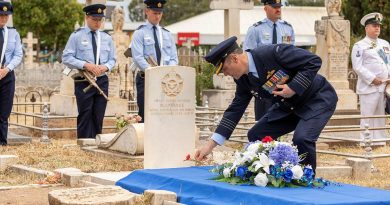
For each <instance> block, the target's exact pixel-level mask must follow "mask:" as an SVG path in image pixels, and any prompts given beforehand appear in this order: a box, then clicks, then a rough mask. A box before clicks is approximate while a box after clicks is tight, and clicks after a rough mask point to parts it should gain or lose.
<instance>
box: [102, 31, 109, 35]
mask: <svg viewBox="0 0 390 205" xmlns="http://www.w3.org/2000/svg"><path fill="white" fill-rule="evenodd" d="M102 32H103V33H105V34H107V35H109V36H111V34H110V33H108V31H107V30H104V31H102Z"/></svg>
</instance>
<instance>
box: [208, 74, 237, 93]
mask: <svg viewBox="0 0 390 205" xmlns="http://www.w3.org/2000/svg"><path fill="white" fill-rule="evenodd" d="M213 85H214V88H216V89H223V90H235V89H236V83H235V82H234V78H233V77H231V76H225V75H223V74H219V75H217V74H214V75H213Z"/></svg>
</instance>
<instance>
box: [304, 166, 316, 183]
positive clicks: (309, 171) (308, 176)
mask: <svg viewBox="0 0 390 205" xmlns="http://www.w3.org/2000/svg"><path fill="white" fill-rule="evenodd" d="M303 177H304V178H305V179H306V180H308V181H310V180H312V179H313V177H314V172H313V169H311V168H308V167H305V168H304V169H303Z"/></svg>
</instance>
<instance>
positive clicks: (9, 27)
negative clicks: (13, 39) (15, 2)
mask: <svg viewBox="0 0 390 205" xmlns="http://www.w3.org/2000/svg"><path fill="white" fill-rule="evenodd" d="M7 28H8V29H16V28H15V27H11V26H7Z"/></svg>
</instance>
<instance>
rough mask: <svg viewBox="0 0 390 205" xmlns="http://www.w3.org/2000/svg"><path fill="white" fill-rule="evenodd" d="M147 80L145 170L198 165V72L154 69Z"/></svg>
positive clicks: (165, 68)
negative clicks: (194, 159)
mask: <svg viewBox="0 0 390 205" xmlns="http://www.w3.org/2000/svg"><path fill="white" fill-rule="evenodd" d="M145 74H146V77H145V80H146V82H145V123H144V124H145V131H144V133H145V139H144V168H145V169H148V168H173V167H183V166H192V165H194V163H193V162H191V161H184V158H185V156H186V155H187V154H191V155H192V154H193V153H194V150H195V132H196V128H195V97H194V96H195V69H194V68H190V67H184V66H162V67H152V68H149V69H147V70H146V73H145Z"/></svg>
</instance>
